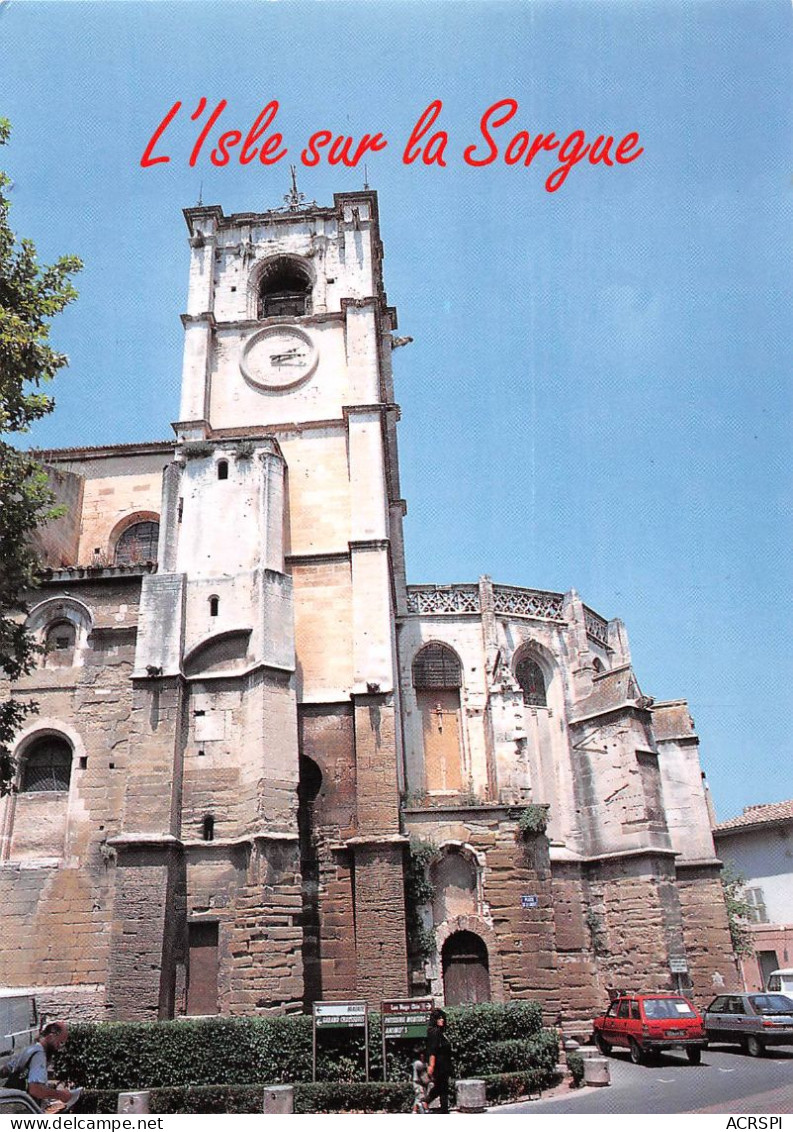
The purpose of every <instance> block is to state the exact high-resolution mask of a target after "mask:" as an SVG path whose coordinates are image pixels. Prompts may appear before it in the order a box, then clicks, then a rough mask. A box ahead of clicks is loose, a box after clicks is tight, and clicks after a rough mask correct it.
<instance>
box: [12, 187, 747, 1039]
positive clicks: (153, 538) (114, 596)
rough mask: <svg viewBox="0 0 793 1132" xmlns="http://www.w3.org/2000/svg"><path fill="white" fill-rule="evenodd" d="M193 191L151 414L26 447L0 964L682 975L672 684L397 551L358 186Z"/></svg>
mask: <svg viewBox="0 0 793 1132" xmlns="http://www.w3.org/2000/svg"><path fill="white" fill-rule="evenodd" d="M184 215H185V220H186V223H187V230H188V239H187V243H188V245H189V248H188V250H189V289H188V301H187V311H186V313H185V314H184V315H183V316H182V322H183V325H184V362H183V372H182V387H181V390H182V391H181V405H180V408H179V419H178V420H177V421H176V423H175V424H174V425H173V432H174V434H175V435H174V436H171V438H170V439H166V440H163V441H160V442H147V443H141V444H132V445H130V444H124V445H114V444H112V443H109V444H108V445H107V446H104V447H93V448H70V449H60V450H57V451H47V452H44V453H42V454H41V459H42V461H43V462H44V463H45V464H46V465H47V468H48V470H49V475H50V480H51V483H52V486H53V490H54V491H55V493H56V495H57V497H58V500H59V502H60V503H62V504H63V505H64V510H63V513H62V515H61V516H60V517H59V518H57V519H55V520H53V521H52V522H51V523H50V524H49V525H48V526H47V527H46V528H44V529H43V531H42V532H41V535H40V543H41V553H42V556H43V558H44V560H45V563H46V566H47V571H46V575H45V579H44V581H43V584H42V585H41V587H40V589H39V590H37V591H36V592H35V593H34V594H32V595H30V599H29V607H30V611H29V615H28V622H27V623H28V627H29V629H30V631H31V633H33V634H34V636H35V638H36V639H37V640H38V641H39V643H40V644H41V645H42V654H41V659H40V663H39V666H38V667H37V669H36V670H35V671H34V672H32V673H30V674H29V675H27V676H25V677H24V678H23V679H21V680H20V681H18V683H17V684H15V685H14V687H13V689H12V692H13V694H14V695H17V696H19V697H25V698H30V699H34V700H36V701H37V702H38V704H39V711H38V714H36V715H30V716H28V718H27V720H26V725H25V727H24V729H23V731H22V732H21V733H20V734H19V736H18V740H17V743H16V749H15V754H16V758H17V761H18V783H17V790H16V792H15V793H13V794H12V795H10V796H9V797H7V798H4V799H2V800H1V801H0V916H1V917H2V922H3V932H2V943H1V944H0V947H2V972H3V974H2V980H3V982H4V983H5V984H6V985H8V986H11V987H20V988H21V987H24V988H31V989H32V990H33V991H34V993H35V994H36V995H37V998H38V1000H39V1004H40V1007H41V1008H42V1009H43V1010H46V1011H50V1012H51V1013H56V1014H58V1015H62V1016H65V1017H69V1018H72V1019H80V1018H82V1019H89V1018H91V1019H152V1020H153V1019H158V1018H171V1017H175V1016H181V1015H185V1014H186V1015H201V1016H204V1015H213V1014H218V1013H220V1014H226V1015H248V1014H256V1013H280V1012H299V1011H302V1010H310V1008H311V1004H312V1003H313V1002H316V1001H320V1000H328V999H330V1000H337V1001H338V1000H354V999H365V1000H367V1001H368V1002H369V1003H370V1005H372V1006H374V1007H377V1006H379V1003H380V1002H381V1001H382V1000H384V999H390V998H401V997H405V996H418V995H426V994H431V995H433V996H434V997H435V999H436V1001H438V1002H439V1003H446V1004H447V1005H451V1004H457V1003H462V1002H479V1001H487V1000H491V1001H496V1002H503V1001H509V1000H511V999H520V998H536V999H538V1000H539V1001H541V1002H542V1004H543V1007H544V1009H545V1011H546V1015H547V1016H548V1017H549V1018H553V1017H556V1016H557V1015H561V1017H562V1019H563V1020H565V1022H567V1023H569V1024H570V1025H573V1024H574V1023H576V1021H578V1022H581V1024H582V1025H583V1024H584V1023H585V1021H586V1020H587V1019H589V1018H590V1017H591V1016H592V1015H593V1014H594V1013H596V1012H597V1011H598V1010H600V1009H601V1008H602V1006H603V1003H604V1002H605V1001H607V992H608V989H609V988H615V987H619V988H632V989H635V990H637V991H641V990H662V989H669V990H674V989H678V988H679V989H681V990H683V991H684V992H685V993H688V994H691V995H693V996H694V997H695V998H696V999H697V1000H698V1001H699V1003H700V1004H702V1003H703V1000H704V1001H707V1000H708V998H709V996H710V994H711V992H712V989H713V988H714V987H718V986H721V985H724V983H725V981H726V982H728V983H729V982H731V980H732V979H733V978H734V976H735V965H734V961H733V958H732V954H731V948H730V937H729V930H728V925H727V917H726V910H725V905H724V900H723V896H722V890H721V884H720V879H719V869H720V862H719V861H718V859H717V857H716V854H715V851H714V846H713V839H712V836H711V814H710V809H709V799H708V794H707V786H706V784H705V782H704V776H703V774H702V771H701V767H700V761H699V753H698V739H697V736H696V734H695V731H694V726H693V721H692V719H691V717H690V715H689V711H688V707H687V704H686V703H685V701H682V700H673V701H662V700H659V699H653V698H651V697H650V696H648V695H645V694H643V692H642V690H641V688H640V685H639V682H638V679H637V676H636V674H635V673H634V671H633V668H632V665H631V655H630V648H629V643H628V637H627V634H626V630H625V627H624V625H623V624H622V622H621V621H619V620H617V619H609V618H607V617H605V616H602V615H601V614H600V613H598V612H596V611H595V610H594V609H591V608H590V607H589V606H587V605H586V604H585V602H584V601H583V600H582V598H581V597H579V595H578V594H577V593H576V592H575V591H574V590H571V591H569V592H567V593H555V592H546V591H540V590H535V589H530V588H523V587H516V586H511V585H501V584H499V583H498V582H497V581H494V580H492V579H491V578H490V577H489V576H488V575H486V574H483V575H482V576H481V577H479V578H476V579H471V580H470V581H469V582H467V583H465V584H456V585H439V584H419V585H413V584H410V585H409V584H408V582H407V578H406V575H405V565H404V549H403V516H404V515H405V511H406V503H405V501H404V500H403V499H402V497H401V494H400V482H399V461H398V452H397V431H398V428H397V426H398V422H399V418H400V411H399V406H398V404H397V403H396V400H395V393H394V363H395V362H396V363H398V358H399V354H398V352H397V353H396V354H395V353H394V351H395V348H396V347H398V346H399V345H401V344H402V343H403V342H404V339H400V338H399V337H398V336H397V333H396V332H397V316H396V311H395V309H394V308H393V307H391V306H389V305H388V300H387V297H386V292H385V289H384V283H383V273H382V259H383V248H382V243H381V239H380V232H379V223H378V201H377V196H376V194H375V193H374V192H372V191H368V190H367V191H363V192H350V193H339V194H336V195H335V197H334V200H333V204H332V206H329V207H320V206H318V205H316V204H314V203H310V204H309V203H306V202H305V200H303V199H302V198H301V197H300V195H299V194H298V193H297V192H296V191H294V192H293V193H292V194H291V195H290V197H289V198H287V200H286V204H285V206H284V207H281V208H275V209H272V210H269V211H264V212H246V213H237V214H233V215H230V216H226V215H225V214H224V212H223V209H222V208H221V207H219V206H215V205H212V206H207V205H199V206H197V207H194V208H188V209H186V210H185V213H184ZM402 427H406V428H409V427H410V424H409V422H407V421H406V422H405V424H404V425H403V426H402ZM165 431H166V428H165V424H163V432H165ZM6 693H7V684H6V686H5V687H4V688H3V689H0V694H6Z"/></svg>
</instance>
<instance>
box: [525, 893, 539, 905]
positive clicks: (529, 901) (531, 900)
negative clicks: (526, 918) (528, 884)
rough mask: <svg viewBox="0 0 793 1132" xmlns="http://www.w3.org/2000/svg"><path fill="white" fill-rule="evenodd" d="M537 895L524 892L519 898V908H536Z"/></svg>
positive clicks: (537, 902)
mask: <svg viewBox="0 0 793 1132" xmlns="http://www.w3.org/2000/svg"><path fill="white" fill-rule="evenodd" d="M539 902H540V901H539V897H537V896H533V895H529V894H526V895H525V896H521V898H520V906H521V908H536V907H537V905H538V904H539Z"/></svg>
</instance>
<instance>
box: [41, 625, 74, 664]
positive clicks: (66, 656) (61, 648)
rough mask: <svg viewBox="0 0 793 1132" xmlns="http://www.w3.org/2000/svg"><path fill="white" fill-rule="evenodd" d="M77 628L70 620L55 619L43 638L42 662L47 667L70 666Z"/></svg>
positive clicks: (72, 660)
mask: <svg viewBox="0 0 793 1132" xmlns="http://www.w3.org/2000/svg"><path fill="white" fill-rule="evenodd" d="M76 642H77V629H76V628H75V626H74V625H73V624H72V623H71V621H55V622H53V624H52V625H50V627H49V629H48V630H47V635H46V637H45V638H44V664H45V667H47V668H70V667H71V665H72V664H73V663H74V647H75V644H76Z"/></svg>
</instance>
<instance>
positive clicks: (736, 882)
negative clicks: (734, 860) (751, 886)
mask: <svg viewBox="0 0 793 1132" xmlns="http://www.w3.org/2000/svg"><path fill="white" fill-rule="evenodd" d="M721 886H722V888H723V890H724V903H725V904H726V906H727V923H728V924H729V928H730V939H731V941H732V950H733V952H734V954H735V955H754V940H753V937H752V929H751V928H750V926H749V924H750V923H751V917H752V905H751V904H750V903H749V901H748V900H747V899H746V878H745V877H743V876H741V874H740V873H739V872H737V871H736V870H735V868H734V867H733V866H732V865H731V864H729V863H728V864H726V865H725V866H724V867H723V869H722V870H721Z"/></svg>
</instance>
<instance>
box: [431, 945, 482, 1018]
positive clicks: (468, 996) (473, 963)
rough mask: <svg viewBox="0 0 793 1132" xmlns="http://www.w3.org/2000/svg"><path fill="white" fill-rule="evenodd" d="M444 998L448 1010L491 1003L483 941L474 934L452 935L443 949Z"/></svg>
mask: <svg viewBox="0 0 793 1132" xmlns="http://www.w3.org/2000/svg"><path fill="white" fill-rule="evenodd" d="M441 966H442V968H443V997H444V1001H445V1003H446V1005H447V1006H460V1005H461V1004H462V1003H468V1002H490V969H489V968H490V965H489V962H488V957H487V947H486V946H485V944H484V941H483V940H482V939H481V938H480V937H479V936H478V935H475V934H474V933H473V932H454V933H453V934H452V935H450V936H449V938H448V939H447V940H446V942H445V943H444V945H443V951H442V952H441Z"/></svg>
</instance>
